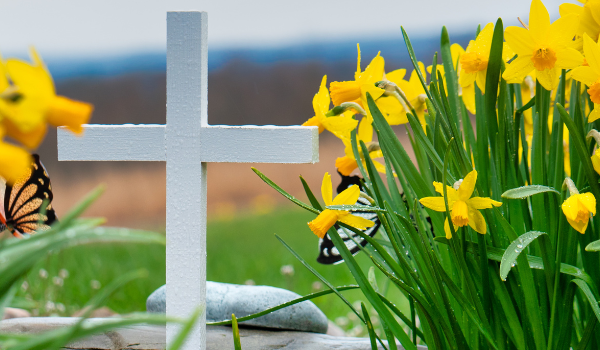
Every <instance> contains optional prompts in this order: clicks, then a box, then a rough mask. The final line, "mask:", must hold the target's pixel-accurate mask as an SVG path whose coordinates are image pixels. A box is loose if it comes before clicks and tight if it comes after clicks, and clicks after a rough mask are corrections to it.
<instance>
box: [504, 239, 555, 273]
mask: <svg viewBox="0 0 600 350" xmlns="http://www.w3.org/2000/svg"><path fill="white" fill-rule="evenodd" d="M545 234H546V233H545V232H539V231H529V232H526V233H524V234H522V235H521V236H519V238H517V239H515V240H514V241H513V242H512V243H511V244H510V245H509V246H508V248H506V250H505V251H504V255H502V260H501V261H500V278H501V279H502V280H503V281H506V276H508V273H509V272H510V269H511V267H513V266H514V265H515V264H516V261H517V258H518V257H519V255H520V254H521V252H522V251H523V250H524V249H525V248H526V247H527V246H528V245H529V244H530V243H531V242H533V241H534V240H535V239H536V238H538V237H539V236H541V235H545Z"/></svg>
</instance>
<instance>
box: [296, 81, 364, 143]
mask: <svg viewBox="0 0 600 350" xmlns="http://www.w3.org/2000/svg"><path fill="white" fill-rule="evenodd" d="M330 103H331V101H330V99H329V91H328V90H327V76H324V77H323V80H321V86H320V87H319V92H318V93H317V94H316V95H315V97H314V98H313V109H314V110H315V116H314V117H312V118H310V119H309V120H307V121H306V122H304V124H302V125H304V126H313V125H314V126H318V127H319V134H320V133H322V132H323V130H328V131H330V132H331V133H332V134H334V135H335V136H337V137H338V138H344V137H349V135H350V132H352V130H354V128H356V126H357V125H358V120H356V119H354V118H353V115H354V113H353V112H351V111H347V112H344V113H342V115H340V116H336V117H327V116H326V113H327V112H328V111H329V105H330Z"/></svg>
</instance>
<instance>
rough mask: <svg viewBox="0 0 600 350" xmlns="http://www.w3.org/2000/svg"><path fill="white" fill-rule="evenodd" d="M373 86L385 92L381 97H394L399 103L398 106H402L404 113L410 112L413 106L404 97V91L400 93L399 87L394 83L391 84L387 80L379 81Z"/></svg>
mask: <svg viewBox="0 0 600 350" xmlns="http://www.w3.org/2000/svg"><path fill="white" fill-rule="evenodd" d="M375 86H376V87H378V88H380V89H383V90H385V92H384V93H383V96H393V97H395V98H396V99H397V100H398V102H400V104H401V105H402V108H404V110H405V111H410V110H412V109H414V108H413V106H412V105H411V103H410V101H408V98H407V97H406V94H405V93H404V91H402V89H400V87H399V86H398V85H396V84H394V83H392V82H391V81H388V80H381V81H378V82H376V83H375Z"/></svg>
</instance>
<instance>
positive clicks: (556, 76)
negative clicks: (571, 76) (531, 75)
mask: <svg viewBox="0 0 600 350" xmlns="http://www.w3.org/2000/svg"><path fill="white" fill-rule="evenodd" d="M536 76H537V80H538V81H539V82H540V84H542V86H543V87H544V88H545V89H546V90H554V89H556V87H557V86H558V81H559V80H560V70H559V69H558V68H556V67H555V68H551V69H544V70H536Z"/></svg>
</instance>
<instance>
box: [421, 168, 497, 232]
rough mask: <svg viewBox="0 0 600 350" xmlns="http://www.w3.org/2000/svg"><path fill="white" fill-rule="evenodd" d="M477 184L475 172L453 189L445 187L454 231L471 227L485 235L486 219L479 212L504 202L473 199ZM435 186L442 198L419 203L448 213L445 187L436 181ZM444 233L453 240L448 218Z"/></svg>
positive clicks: (427, 198)
mask: <svg viewBox="0 0 600 350" xmlns="http://www.w3.org/2000/svg"><path fill="white" fill-rule="evenodd" d="M476 182H477V171H475V170H473V171H471V172H470V173H468V174H467V176H465V178H464V179H463V180H458V181H456V182H455V183H454V185H453V186H452V187H450V186H447V185H446V186H445V187H446V188H445V191H446V195H447V201H448V209H449V210H450V218H451V220H452V225H453V226H454V231H456V230H457V229H458V228H459V227H462V226H467V225H468V226H470V227H471V228H472V229H473V230H475V231H476V232H479V233H481V234H485V233H486V232H487V229H486V224H485V219H484V218H483V215H482V214H481V213H480V212H479V210H481V209H489V208H492V207H499V206H501V205H502V202H498V201H495V200H493V199H490V198H487V197H471V196H472V195H473V191H474V190H475V184H476ZM433 186H434V188H435V190H436V192H438V193H439V194H441V195H442V196H441V197H424V198H421V199H420V200H419V202H420V203H421V204H422V205H423V206H424V207H426V208H429V209H432V210H435V211H439V212H446V197H445V196H444V185H443V184H442V183H440V182H437V181H434V182H433ZM444 232H445V233H446V238H447V239H450V238H452V230H451V229H450V224H449V222H448V218H446V221H445V222H444Z"/></svg>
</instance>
